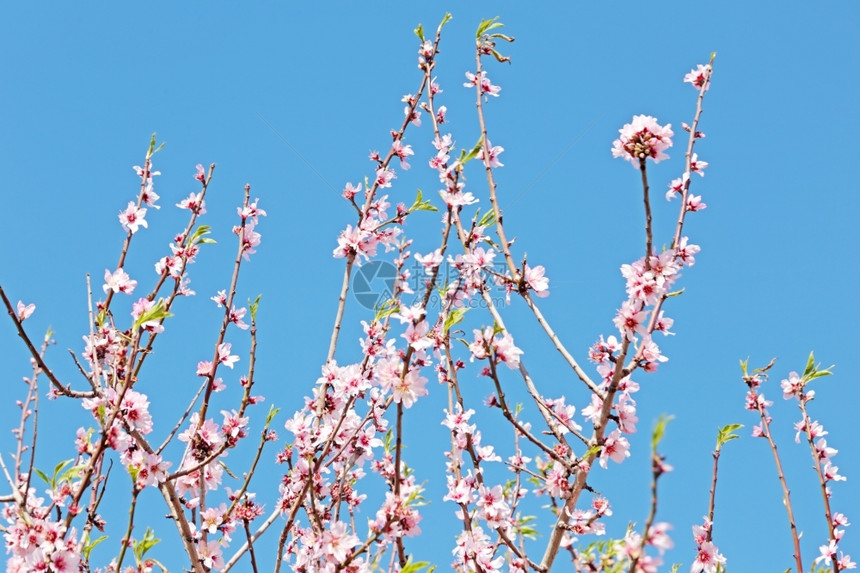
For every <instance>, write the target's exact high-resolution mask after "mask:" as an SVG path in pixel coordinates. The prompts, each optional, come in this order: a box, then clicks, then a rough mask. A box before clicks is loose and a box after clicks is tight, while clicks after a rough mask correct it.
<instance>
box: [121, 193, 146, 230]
mask: <svg viewBox="0 0 860 573" xmlns="http://www.w3.org/2000/svg"><path fill="white" fill-rule="evenodd" d="M144 217H146V209H144V208H142V207H138V206H137V205H135V204H134V201H129V202H128V207H126V209H125V211H123V212H122V213H120V214H119V222H120V224H121V225H122V228H123V229H124V230H125V231H126V232H128V233H131V234H132V235H133V234H134V233H137V231H138V230H139V229H140V228H141V227H149V223H147V222H146V219H145V218H144Z"/></svg>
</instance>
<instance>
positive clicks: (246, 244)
mask: <svg viewBox="0 0 860 573" xmlns="http://www.w3.org/2000/svg"><path fill="white" fill-rule="evenodd" d="M254 227H255V223H254V221H248V222H247V223H246V224H245V228H244V229H242V258H243V259H245V260H246V261H248V260H250V259H251V255H253V254H254V253H256V252H257V251H256V250H255V247H258V246H259V245H260V238H261V235H260V233H258V232H256V231H255V230H254ZM240 229H241V227H233V232H234V233H236V234H237V235H238V234H239V232H240Z"/></svg>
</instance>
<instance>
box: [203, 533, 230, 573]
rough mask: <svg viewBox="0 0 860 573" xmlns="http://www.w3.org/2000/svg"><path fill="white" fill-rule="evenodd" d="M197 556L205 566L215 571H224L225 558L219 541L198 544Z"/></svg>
mask: <svg viewBox="0 0 860 573" xmlns="http://www.w3.org/2000/svg"><path fill="white" fill-rule="evenodd" d="M197 555H198V556H199V557H200V560H201V561H203V565H205V566H206V567H208V568H209V569H212V570H214V571H222V570H223V569H224V565H225V563H224V557H222V555H221V547H220V545H219V544H218V542H217V541H203V540H202V539H201V540H200V541H198V542H197Z"/></svg>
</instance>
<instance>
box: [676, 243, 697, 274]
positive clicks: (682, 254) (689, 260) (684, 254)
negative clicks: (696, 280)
mask: <svg viewBox="0 0 860 573" xmlns="http://www.w3.org/2000/svg"><path fill="white" fill-rule="evenodd" d="M687 241H688V239H687V237H681V242H680V243H679V244H678V246H677V247H675V253H676V254H677V256H678V258H679V259H681V261H683V263H684V264H685V265H687V266H688V267H692V266H693V265H695V264H696V258H695V257H696V255H697V254H698V253H699V252H700V251H701V250H702V248H701V247H700V246H699V245H690V244H688V243H687Z"/></svg>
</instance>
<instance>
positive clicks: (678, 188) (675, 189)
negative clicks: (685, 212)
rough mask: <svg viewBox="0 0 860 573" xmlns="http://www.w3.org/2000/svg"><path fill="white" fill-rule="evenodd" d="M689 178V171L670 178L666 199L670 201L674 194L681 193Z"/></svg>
mask: <svg viewBox="0 0 860 573" xmlns="http://www.w3.org/2000/svg"><path fill="white" fill-rule="evenodd" d="M689 179H690V175H689V173H684V174H683V175H682V176H681V177H678V178H677V179H672V182H671V183H669V190H668V191H666V201H671V200H672V199H673V198H674V197H675V195H681V194H682V193H683V192H684V186H685V185H686V184H687V181H689Z"/></svg>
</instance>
